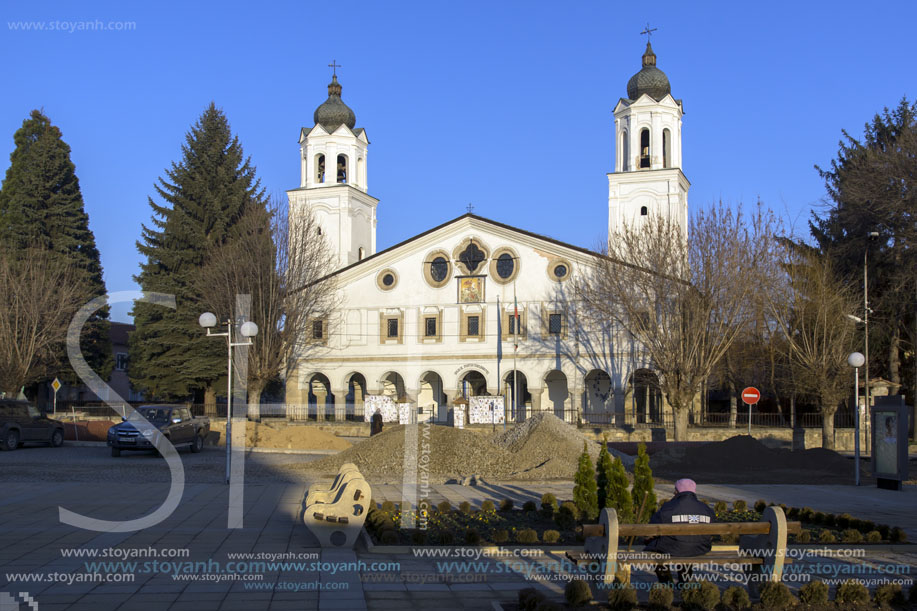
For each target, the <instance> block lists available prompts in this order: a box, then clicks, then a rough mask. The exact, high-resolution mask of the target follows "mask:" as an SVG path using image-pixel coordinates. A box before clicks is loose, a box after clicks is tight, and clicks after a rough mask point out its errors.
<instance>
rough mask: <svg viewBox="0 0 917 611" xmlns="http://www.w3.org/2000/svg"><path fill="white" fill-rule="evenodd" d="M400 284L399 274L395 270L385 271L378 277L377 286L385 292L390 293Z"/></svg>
mask: <svg viewBox="0 0 917 611" xmlns="http://www.w3.org/2000/svg"><path fill="white" fill-rule="evenodd" d="M397 284H398V274H397V273H395V270H393V269H384V270H382V271H381V272H379V275H378V276H376V286H378V287H379V288H380V289H382V290H383V291H389V290H391V289H393V288H395V286H396V285H397Z"/></svg>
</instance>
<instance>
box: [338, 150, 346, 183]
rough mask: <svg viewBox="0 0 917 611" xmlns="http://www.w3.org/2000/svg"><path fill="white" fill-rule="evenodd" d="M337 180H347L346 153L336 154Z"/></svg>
mask: <svg viewBox="0 0 917 611" xmlns="http://www.w3.org/2000/svg"><path fill="white" fill-rule="evenodd" d="M337 181H338V182H347V155H338V178H337Z"/></svg>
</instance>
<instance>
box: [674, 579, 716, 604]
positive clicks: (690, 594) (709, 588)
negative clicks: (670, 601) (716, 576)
mask: <svg viewBox="0 0 917 611" xmlns="http://www.w3.org/2000/svg"><path fill="white" fill-rule="evenodd" d="M691 586H693V587H690V588H686V589H684V590H682V592H681V602H682V607H684V608H686V609H704V610H705V611H710V610H712V609H715V608H716V606H717V605H718V604H719V603H720V589H719V588H718V587H716V585H715V584H713V583H711V582H709V581H707V580H706V579H704V580H703V581H696V582H694V583H692V584H691Z"/></svg>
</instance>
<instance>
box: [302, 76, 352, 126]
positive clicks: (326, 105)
mask: <svg viewBox="0 0 917 611" xmlns="http://www.w3.org/2000/svg"><path fill="white" fill-rule="evenodd" d="M312 119H313V120H314V121H315V124H316V125H321V126H322V127H324V128H325V130H326V131H327V132H328V133H329V134H330V133H331V132H333V131H334V130H336V129H337V128H339V127H340V126H341V125H346V126H347V127H349V128H350V129H353V126H354V125H356V124H357V117H356V115H354V114H353V111H352V110H351V109H350V107H349V106H347V104H345V103H344V102H343V101H342V100H341V84H340V83H338V77H337V76H334V77H332V78H331V82H330V83H328V99H327V100H325V101H324V102H322V104H321V106H319V107H318V108H316V109H315V114H314V115H312Z"/></svg>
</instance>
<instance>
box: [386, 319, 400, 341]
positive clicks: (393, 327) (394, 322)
mask: <svg viewBox="0 0 917 611" xmlns="http://www.w3.org/2000/svg"><path fill="white" fill-rule="evenodd" d="M387 325H388V328H387V334H386V337H388V338H389V339H398V319H397V318H389V319H388V323H387Z"/></svg>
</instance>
